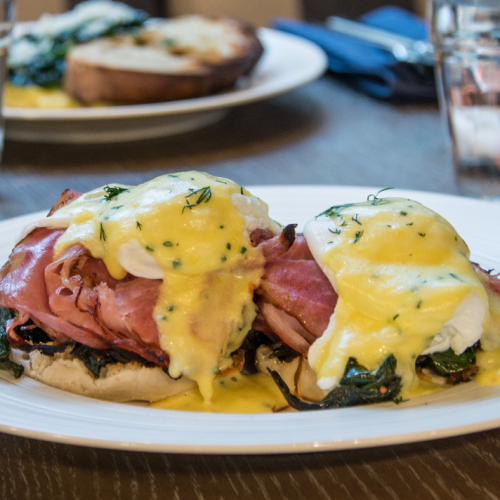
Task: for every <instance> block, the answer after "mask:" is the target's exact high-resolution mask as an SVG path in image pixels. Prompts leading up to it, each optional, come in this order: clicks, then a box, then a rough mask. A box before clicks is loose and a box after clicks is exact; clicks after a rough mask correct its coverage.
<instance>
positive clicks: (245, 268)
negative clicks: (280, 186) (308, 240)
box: [23, 172, 280, 401]
mask: <svg viewBox="0 0 500 500" xmlns="http://www.w3.org/2000/svg"><path fill="white" fill-rule="evenodd" d="M35 227H51V228H65V229H66V231H65V232H64V233H63V235H62V236H61V237H60V238H59V240H58V241H57V243H56V246H55V257H58V256H59V255H61V254H62V253H63V252H64V251H65V250H66V249H67V248H69V247H71V246H73V245H77V244H80V245H83V246H84V247H85V248H86V249H87V250H88V251H89V252H90V254H91V255H92V256H93V257H95V258H99V259H102V260H103V262H104V263H105V265H106V267H107V269H108V271H109V273H110V274H111V276H112V277H113V278H115V279H123V278H125V276H126V275H127V274H128V273H130V274H133V275H134V276H137V277H143V278H149V279H159V280H162V285H161V291H160V298H159V300H158V303H157V304H156V307H155V310H154V319H155V322H156V324H157V326H158V331H159V336H160V346H161V348H162V349H163V350H164V351H165V352H167V353H168V355H169V357H170V365H169V374H170V375H171V376H172V377H173V378H177V377H179V376H181V375H183V376H186V377H188V378H190V379H192V380H194V381H196V382H197V383H198V386H199V389H200V392H201V395H202V396H203V398H204V399H205V401H208V400H210V398H211V397H212V393H213V379H214V377H215V375H216V374H217V373H218V372H219V370H221V369H224V368H226V367H227V366H228V365H230V364H231V358H230V354H231V353H232V352H233V351H234V350H236V349H237V348H238V347H239V346H240V345H241V343H242V342H243V340H244V338H245V336H246V335H247V333H248V331H249V330H250V328H251V325H252V322H253V320H254V318H255V316H256V306H255V304H254V302H253V291H254V289H255V288H256V287H257V286H258V285H259V282H260V279H261V276H262V274H263V272H264V256H263V255H262V251H261V250H260V249H259V248H254V247H252V245H251V242H250V234H251V232H252V231H253V230H255V229H264V230H269V231H271V232H272V233H273V234H276V233H277V232H279V231H280V226H279V225H278V224H277V223H276V222H274V221H273V220H271V219H270V218H269V215H268V207H267V205H266V204H265V203H264V202H262V201H261V200H260V199H258V198H256V197H255V196H253V195H251V194H250V193H249V192H248V191H247V190H245V189H244V188H242V187H241V186H239V185H238V184H236V183H234V182H233V181H230V180H229V179H223V178H220V177H214V176H211V175H209V174H205V173H201V172H183V173H178V174H169V175H164V176H161V177H158V178H156V179H153V180H151V181H149V182H146V183H144V184H141V185H139V186H126V185H121V184H120V185H118V184H112V185H111V184H110V185H108V186H104V187H101V188H98V189H95V190H93V191H90V192H88V193H85V194H84V195H82V196H81V197H79V198H78V199H76V200H74V201H73V202H71V203H70V204H68V205H66V206H64V207H62V208H60V209H59V210H57V211H56V212H55V213H54V214H53V215H52V216H50V217H47V218H44V219H41V220H39V221H36V222H34V223H32V224H30V225H29V226H28V227H27V228H25V230H24V231H23V235H26V234H28V233H29V232H30V231H32V230H33V229H34V228H35Z"/></svg>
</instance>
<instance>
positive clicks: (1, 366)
mask: <svg viewBox="0 0 500 500" xmlns="http://www.w3.org/2000/svg"><path fill="white" fill-rule="evenodd" d="M10 319H12V315H11V314H10V311H9V310H8V309H4V308H3V307H0V370H7V371H10V372H12V373H13V374H14V377H15V378H19V377H20V376H21V375H22V374H23V373H24V368H23V367H22V366H21V365H18V364H17V363H14V362H12V361H10V360H9V355H10V344H9V341H8V340H7V334H6V332H5V323H7V321H9V320H10Z"/></svg>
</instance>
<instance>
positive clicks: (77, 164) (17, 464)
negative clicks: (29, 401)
mask: <svg viewBox="0 0 500 500" xmlns="http://www.w3.org/2000/svg"><path fill="white" fill-rule="evenodd" d="M186 169H202V170H206V171H208V172H210V173H212V174H216V175H222V176H227V177H231V178H233V179H234V180H236V181H237V182H238V183H240V184H242V185H245V186H250V185H255V184H268V185H269V184H322V185H324V184H340V185H370V186H383V187H385V186H395V187H400V188H412V189H420V190H427V191H436V192H444V193H456V192H457V184H456V182H455V179H454V175H453V171H452V167H451V161H450V158H449V155H448V150H447V146H446V141H445V134H444V130H443V128H442V126H441V123H440V120H439V115H438V111H437V107H436V106H432V105H429V106H399V107H396V106H394V105H391V104H387V103H382V102H377V101H374V100H372V99H370V98H368V97H365V96H363V95H360V94H358V93H356V92H354V91H352V90H350V89H348V88H346V87H344V86H343V85H342V84H340V83H338V82H337V81H335V80H334V79H332V78H330V77H325V78H323V79H322V80H320V81H317V82H315V83H312V84H310V85H308V86H306V87H304V88H303V89H300V90H297V91H295V92H292V93H290V94H288V95H285V96H281V97H277V98H274V99H271V100H268V101H264V102H261V103H255V104H251V105H247V106H244V107H241V108H238V109H236V110H234V111H232V112H231V113H230V115H229V116H228V117H227V118H226V119H225V120H224V121H222V122H220V123H219V124H217V125H215V126H212V127H210V128H207V129H205V130H201V131H198V132H195V133H190V134H186V135H183V136H179V137H172V138H167V139H159V140H153V141H148V142H141V143H136V144H125V145H124V144H118V145H106V146H99V147H94V146H52V145H50V146H49V145H35V144H21V143H7V145H6V147H5V153H4V164H3V167H2V171H1V173H0V219H4V218H7V217H12V216H16V215H21V214H25V213H29V212H32V211H34V210H40V209H44V208H47V207H49V205H51V201H52V200H55V199H57V197H58V196H59V194H60V192H61V191H62V190H63V189H65V188H66V187H71V188H73V189H76V190H80V191H86V190H89V189H91V188H93V187H95V186H98V185H103V184H105V183H108V182H111V181H116V182H123V183H130V184H134V183H138V182H141V181H144V180H146V179H149V178H151V177H154V176H156V175H159V174H162V173H166V172H174V171H179V170H186ZM0 411H1V408H0ZM0 447H1V449H2V453H1V454H0V498H1V499H4V498H5V499H17V498H19V499H21V498H22V499H29V500H34V499H45V498H48V499H51V500H56V499H64V500H66V499H69V498H76V499H85V500H87V499H93V498H105V499H108V498H109V499H110V498H127V499H128V498H131V499H139V498H140V499H143V498H151V499H161V498H168V499H179V498H182V499H184V498H193V499H199V500H202V499H205V500H208V499H234V498H236V497H238V498H243V499H246V498H248V499H252V500H256V499H261V498H264V499H273V500H274V499H277V498H287V499H301V498H308V499H310V500H314V499H336V500H337V499H344V498H346V499H347V498H351V499H358V498H369V499H379V498H380V499H384V500H386V499H398V498H405V499H412V498H415V499H423V498H433V499H436V500H437V499H448V498H450V499H471V498H478V499H486V498H487V499H496V498H500V473H499V471H500V430H494V431H489V432H483V433H479V434H473V435H469V436H464V437H457V438H451V439H443V440H438V441H431V442H426V443H416V444H409V445H401V446H391V447H387V448H383V447H382V448H374V449H366V450H353V451H342V452H331V453H315V454H303V455H282V456H233V457H231V456H189V455H169V454H148V453H139V452H126V451H110V450H99V449H92V448H83V447H78V446H67V445H61V444H52V443H45V442H42V441H36V440H31V439H24V438H19V437H14V436H9V435H6V434H0Z"/></svg>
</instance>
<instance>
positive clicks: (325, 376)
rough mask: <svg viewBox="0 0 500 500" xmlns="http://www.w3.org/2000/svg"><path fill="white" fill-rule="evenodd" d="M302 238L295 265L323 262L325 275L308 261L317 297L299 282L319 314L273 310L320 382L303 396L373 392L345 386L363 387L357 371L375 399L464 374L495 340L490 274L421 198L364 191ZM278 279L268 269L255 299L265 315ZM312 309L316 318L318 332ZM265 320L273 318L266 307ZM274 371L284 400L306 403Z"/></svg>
mask: <svg viewBox="0 0 500 500" xmlns="http://www.w3.org/2000/svg"><path fill="white" fill-rule="evenodd" d="M264 244H268V242H266V243H264ZM300 245H302V246H304V247H305V246H306V245H307V248H308V250H309V252H310V254H311V255H310V256H308V255H307V254H306V253H305V252H304V251H302V257H301V260H300V262H302V265H305V264H306V263H309V262H310V260H311V258H314V264H316V263H317V264H318V265H319V268H320V269H321V271H322V274H323V277H321V276H320V275H319V274H318V270H317V269H316V270H314V264H310V265H309V268H310V270H314V275H316V276H318V282H317V283H318V285H319V286H320V287H322V288H323V291H322V292H321V293H320V296H321V298H322V301H323V305H322V307H318V306H319V305H321V304H318V300H317V298H310V296H311V291H310V290H307V288H306V287H303V289H302V290H301V292H300V294H301V296H302V297H309V298H308V300H310V301H311V302H312V303H313V304H314V305H313V307H315V308H316V310H317V314H316V316H315V318H305V317H304V316H302V317H300V311H299V310H293V308H289V309H288V310H287V311H283V308H282V307H281V312H280V314H281V315H282V314H283V312H286V313H287V315H288V316H291V319H292V320H293V321H295V323H294V324H295V328H294V327H292V329H293V330H294V332H293V334H291V333H289V332H287V330H286V328H281V337H282V338H283V339H285V341H286V342H287V344H288V345H290V346H294V348H295V349H296V350H298V351H300V352H302V353H303V354H304V355H306V356H307V358H308V364H309V365H310V366H311V367H312V369H313V370H314V373H315V375H316V378H317V380H315V382H317V386H318V387H319V389H320V390H321V391H322V392H321V393H320V396H319V397H317V396H316V398H315V399H314V398H312V397H307V394H306V399H309V400H316V401H318V403H320V402H321V404H322V405H323V406H321V407H336V406H342V405H346V404H362V403H368V402H371V401H373V397H377V394H376V393H374V394H372V395H369V394H363V395H362V397H360V396H359V393H358V394H354V393H353V391H352V386H353V385H356V384H359V385H358V388H360V389H363V387H364V386H363V384H361V382H360V380H362V379H365V380H368V382H369V384H368V385H370V386H371V387H372V389H373V388H375V389H376V390H377V391H378V392H379V393H380V394H379V395H378V396H380V398H379V399H378V400H384V399H395V398H398V399H399V398H401V397H402V398H404V399H406V398H408V397H412V396H415V395H418V394H421V393H423V392H425V391H429V390H433V389H435V387H436V384H438V385H441V386H443V385H445V384H453V383H457V382H460V381H467V380H469V379H470V378H471V377H472V376H473V375H475V373H476V372H477V371H478V367H477V366H476V356H475V353H476V350H477V347H478V345H479V343H481V346H482V348H483V349H486V350H491V349H496V348H498V338H497V337H498V324H497V321H496V319H497V318H498V314H497V310H498V306H497V301H498V298H497V295H498V294H497V291H496V289H495V286H496V283H497V282H498V280H497V279H495V278H494V277H493V276H488V274H487V273H486V272H485V271H484V270H481V268H480V267H479V266H477V265H473V264H472V263H471V262H470V260H469V256H470V252H469V249H468V247H467V245H466V244H465V242H464V241H463V239H462V238H461V237H460V236H459V235H458V234H457V232H456V231H455V229H454V228H453V227H452V225H451V224H450V223H449V222H448V221H446V220H445V219H443V218H442V217H441V216H440V215H438V214H436V213H435V212H433V211H432V210H430V209H428V208H426V207H424V206H423V205H421V204H420V203H418V202H415V201H412V200H408V199H401V198H381V197H380V198H379V197H378V196H373V195H371V196H370V197H369V198H368V200H367V201H366V202H362V203H349V204H345V205H339V206H333V207H331V208H329V209H328V210H325V211H324V212H323V213H321V214H320V215H318V216H317V217H315V218H314V219H313V220H311V221H309V222H308V223H307V224H306V226H305V228H304V241H302V242H300ZM292 248H293V247H292ZM297 250H298V249H296V251H295V252H296V253H297ZM284 256H285V259H286V253H285V254H284ZM283 264H285V262H282V265H283ZM294 264H295V266H296V262H294ZM286 265H287V264H285V266H286ZM309 272H310V271H309ZM268 278H270V279H271V283H268V282H267V279H268ZM277 281H279V280H278V279H277V278H276V277H275V276H274V275H273V272H271V273H270V274H269V275H268V273H267V272H266V277H265V279H264V281H263V283H262V285H261V290H264V293H263V301H264V303H259V305H260V307H261V312H262V313H263V315H264V316H266V315H268V314H269V311H268V309H269V308H271V307H273V306H276V305H278V307H280V306H279V304H278V303H277V299H276V294H275V292H274V291H273V288H275V284H276V282H277ZM327 284H330V285H331V289H330V291H328V290H329V289H328V286H327ZM273 295H274V296H275V297H273ZM328 296H330V298H329V299H327V297H328ZM328 310H329V311H330V312H329V316H328V318H327V315H326V314H325V313H326V312H327V311H328ZM311 319H314V320H315V321H316V323H318V322H320V323H321V325H319V326H320V328H319V332H318V329H315V325H314V324H313V323H312V322H311ZM285 322H286V319H285V318H282V323H285ZM268 324H269V325H274V326H276V325H278V323H277V322H276V321H275V318H274V317H271V318H269V320H268ZM291 325H292V323H290V322H288V326H291ZM278 328H279V325H278ZM275 331H277V329H276V328H275ZM483 340H484V342H483ZM483 344H484V345H483ZM382 368H383V369H382ZM270 369H271V370H273V368H270ZM380 370H382V371H380ZM274 375H276V374H274ZM275 379H276V381H277V382H278V383H279V384H280V386H281V387H282V389H283V390H284V392H285V393H287V397H288V400H289V402H290V403H291V404H292V405H295V407H297V408H304V409H312V408H313V407H314V406H312V407H309V408H308V407H307V405H301V403H300V402H299V401H298V400H297V398H294V394H293V385H292V388H290V385H289V384H288V387H287V386H286V385H284V384H283V381H282V380H280V377H276V376H275ZM355 379H357V382H353V380H355ZM377 381H378V382H377ZM382 381H383V382H382ZM347 387H351V389H350V390H351V392H352V394H351V396H352V398H351V400H350V402H349V401H347V400H349V397H348V398H347V400H346V394H345V389H346V388H347ZM295 390H296V391H297V386H296V387H295ZM363 390H364V389H363ZM295 395H297V392H295ZM372 396H373V397H372ZM353 402H354V403H353ZM316 407H318V406H316Z"/></svg>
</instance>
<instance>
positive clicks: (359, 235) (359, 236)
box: [353, 231, 364, 244]
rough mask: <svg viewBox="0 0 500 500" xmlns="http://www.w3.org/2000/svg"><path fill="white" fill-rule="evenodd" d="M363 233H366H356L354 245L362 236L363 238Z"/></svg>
mask: <svg viewBox="0 0 500 500" xmlns="http://www.w3.org/2000/svg"><path fill="white" fill-rule="evenodd" d="M363 233H364V231H356V237H355V238H354V240H353V244H354V243H357V242H358V241H359V239H360V238H361V236H363Z"/></svg>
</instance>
